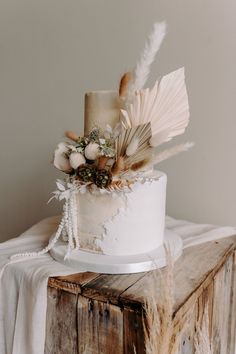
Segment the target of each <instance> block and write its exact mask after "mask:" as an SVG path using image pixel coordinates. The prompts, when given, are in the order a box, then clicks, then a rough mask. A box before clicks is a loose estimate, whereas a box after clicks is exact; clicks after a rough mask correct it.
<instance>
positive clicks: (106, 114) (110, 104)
mask: <svg viewBox="0 0 236 354" xmlns="http://www.w3.org/2000/svg"><path fill="white" fill-rule="evenodd" d="M119 115H120V98H119V94H118V92H117V91H92V92H87V93H86V94H85V109H84V135H85V136H86V135H88V134H89V133H90V132H91V131H92V129H93V128H94V127H99V128H100V129H102V130H105V128H106V126H107V124H109V125H110V126H111V127H112V128H114V126H115V125H116V124H117V123H118V121H119Z"/></svg>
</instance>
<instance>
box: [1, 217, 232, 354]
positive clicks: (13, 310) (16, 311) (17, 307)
mask: <svg viewBox="0 0 236 354" xmlns="http://www.w3.org/2000/svg"><path fill="white" fill-rule="evenodd" d="M59 220H60V219H59V218H58V217H51V218H47V219H44V220H42V221H41V222H39V223H38V224H36V225H34V226H33V227H31V228H30V229H29V230H27V231H26V232H24V233H23V234H22V235H21V236H19V237H17V238H14V239H12V240H9V241H6V242H3V243H0V353H1V354H43V353H44V342H45V328H46V310H47V282H48V278H49V277H50V276H59V275H69V274H73V273H78V271H74V270H73V269H71V268H68V267H66V266H65V265H62V264H60V263H58V262H56V261H54V260H53V259H52V258H51V256H50V254H45V255H42V256H40V257H36V258H20V259H18V258H17V259H14V260H12V261H11V262H9V257H10V256H11V255H14V254H16V253H22V252H30V251H39V250H41V249H42V248H43V247H44V246H45V245H46V244H47V242H48V240H49V238H50V236H51V235H52V234H53V233H54V232H55V231H56V228H57V225H58V223H59ZM166 227H167V228H168V229H171V230H172V231H174V232H175V233H177V234H179V235H180V236H181V237H182V239H183V243H184V247H189V246H192V245H196V244H199V243H203V242H207V241H211V240H215V239H220V238H223V237H227V236H232V235H235V234H236V228H233V227H216V226H213V225H199V224H194V223H191V222H187V221H183V220H175V219H173V218H171V217H168V216H167V217H166ZM82 271H84V270H83V269H81V272H82Z"/></svg>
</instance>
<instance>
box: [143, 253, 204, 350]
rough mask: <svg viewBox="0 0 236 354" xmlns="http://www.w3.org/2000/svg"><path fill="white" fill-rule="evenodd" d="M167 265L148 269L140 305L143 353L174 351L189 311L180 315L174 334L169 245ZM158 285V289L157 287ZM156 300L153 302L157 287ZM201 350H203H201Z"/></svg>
mask: <svg viewBox="0 0 236 354" xmlns="http://www.w3.org/2000/svg"><path fill="white" fill-rule="evenodd" d="M165 251H166V259H167V266H166V268H165V269H164V270H163V271H160V270H157V271H154V272H152V277H153V281H152V282H149V284H150V285H149V288H148V294H149V295H148V296H147V298H146V301H145V305H144V313H145V318H144V333H145V349H146V354H176V353H178V348H179V344H180V339H181V333H183V332H184V331H185V330H186V327H187V326H188V325H189V319H190V316H191V313H186V314H185V315H183V318H182V321H181V322H182V324H183V325H182V328H181V332H180V333H179V335H178V336H176V333H175V328H174V320H173V313H174V303H175V299H174V289H175V286H174V261H173V259H172V256H171V252H170V249H169V248H165ZM159 289H160V290H159ZM158 290H159V292H160V293H159V292H158V304H157V291H158ZM202 354H203V353H202Z"/></svg>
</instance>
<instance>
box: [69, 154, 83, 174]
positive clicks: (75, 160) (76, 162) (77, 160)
mask: <svg viewBox="0 0 236 354" xmlns="http://www.w3.org/2000/svg"><path fill="white" fill-rule="evenodd" d="M69 160H70V165H71V167H72V168H73V169H74V170H76V169H77V168H78V167H79V166H80V165H83V164H85V162H86V160H85V158H84V156H83V155H82V154H81V153H80V152H72V153H71V154H70V157H69Z"/></svg>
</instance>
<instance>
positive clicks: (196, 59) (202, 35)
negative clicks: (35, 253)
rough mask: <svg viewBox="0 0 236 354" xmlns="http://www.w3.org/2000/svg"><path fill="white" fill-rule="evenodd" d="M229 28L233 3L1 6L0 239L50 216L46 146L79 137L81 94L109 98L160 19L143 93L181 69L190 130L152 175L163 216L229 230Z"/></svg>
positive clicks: (167, 0)
mask: <svg viewBox="0 0 236 354" xmlns="http://www.w3.org/2000/svg"><path fill="white" fill-rule="evenodd" d="M235 18H236V2H235V1H234V0H231V1H229V0H225V1H222V0H197V1H196V0H192V1H191V0H183V1H173V0H163V1H160V0H145V1H144V0H142V1H141V0H119V1H118V0H97V1H92V0H86V1H85V0H83V1H82V0H37V1H35V0H0V119H1V129H0V157H1V161H0V162H1V169H0V186H1V187H0V188H1V191H0V192H1V194H0V217H1V219H0V240H5V239H7V238H11V237H13V236H17V235H18V234H20V233H21V232H22V231H24V230H25V229H26V228H27V227H29V226H30V225H32V224H33V223H35V222H37V221H38V220H40V219H42V218H43V217H46V216H48V215H52V214H56V213H58V212H59V210H60V206H58V205H57V204H56V203H55V202H54V203H52V204H50V205H47V200H48V199H49V197H50V192H51V191H53V190H54V188H55V179H56V178H57V177H60V176H61V174H60V173H58V172H57V171H56V170H55V169H54V168H53V167H52V165H51V164H50V160H51V157H52V153H53V150H54V147H55V146H56V144H57V143H58V142H59V141H60V140H61V139H62V136H63V132H64V130H66V129H72V130H75V131H77V132H78V133H80V132H82V131H83V95H84V92H85V91H87V90H95V89H110V88H111V89H113V88H116V87H117V85H118V81H119V78H120V75H121V74H122V73H123V72H124V71H125V70H129V69H131V68H132V67H133V65H134V64H135V62H136V59H137V57H138V55H139V53H140V50H141V49H142V47H143V44H144V41H145V38H146V35H147V34H148V33H149V31H150V30H151V28H152V24H153V22H154V21H157V20H163V19H165V20H166V21H167V23H168V35H167V37H166V40H165V43H164V45H163V47H162V49H161V51H160V53H159V56H158V60H157V61H156V63H155V65H153V70H152V76H151V79H150V81H149V84H152V83H153V82H154V81H155V79H156V78H157V77H159V76H160V75H163V74H166V73H168V72H170V71H172V70H175V69H177V68H179V67H181V66H185V68H186V81H187V87H188V92H189V101H190V108H191V124H190V126H189V128H188V131H187V133H186V135H185V136H182V137H181V138H178V139H177V141H195V143H196V146H195V147H194V149H192V150H191V151H190V152H188V153H184V154H182V155H180V156H178V157H175V158H173V159H171V160H169V161H168V162H165V163H163V164H162V165H161V166H160V168H161V169H162V170H163V171H165V172H167V174H168V194H167V210H168V213H169V214H170V215H172V216H175V217H178V218H186V219H189V220H193V221H196V222H204V223H205V222H209V223H217V224H231V225H236V216H235V214H236V189H235V181H236V162H235V152H236V139H235V133H236V107H235V105H236V58H235V54H236V21H235Z"/></svg>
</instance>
